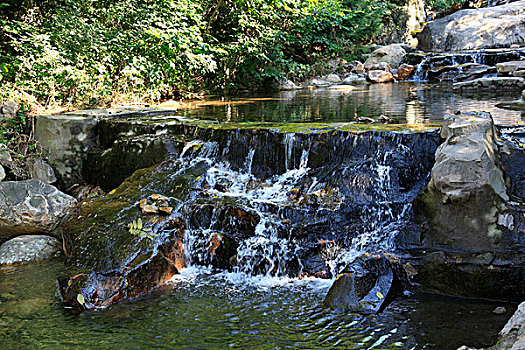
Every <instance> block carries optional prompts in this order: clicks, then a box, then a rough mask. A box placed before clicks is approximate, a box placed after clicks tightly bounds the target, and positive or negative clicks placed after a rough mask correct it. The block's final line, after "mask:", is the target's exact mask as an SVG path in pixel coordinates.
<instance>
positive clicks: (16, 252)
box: [0, 235, 60, 265]
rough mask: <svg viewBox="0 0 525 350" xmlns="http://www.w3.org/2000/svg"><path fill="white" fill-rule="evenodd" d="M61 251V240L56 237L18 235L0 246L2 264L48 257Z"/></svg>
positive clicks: (0, 262)
mask: <svg viewBox="0 0 525 350" xmlns="http://www.w3.org/2000/svg"><path fill="white" fill-rule="evenodd" d="M59 251H60V242H59V241H58V239H56V238H55V237H50V236H41V235H24V236H18V237H15V238H13V239H10V240H9V241H7V242H5V243H4V244H2V245H1V246H0V265H6V264H15V263H23V262H30V261H37V260H43V259H48V258H50V257H52V256H53V255H54V254H56V253H57V252H59Z"/></svg>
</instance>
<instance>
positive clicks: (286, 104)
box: [181, 82, 524, 125]
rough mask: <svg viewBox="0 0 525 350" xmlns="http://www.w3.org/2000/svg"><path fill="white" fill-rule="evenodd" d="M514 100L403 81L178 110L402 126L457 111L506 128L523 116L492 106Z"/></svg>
mask: <svg viewBox="0 0 525 350" xmlns="http://www.w3.org/2000/svg"><path fill="white" fill-rule="evenodd" d="M517 98H519V93H517V94H509V93H505V95H504V96H501V95H500V96H494V95H492V96H489V95H482V94H479V95H477V98H467V97H463V96H461V95H459V94H455V93H452V89H451V86H450V85H435V84H422V83H413V82H407V83H398V84H373V85H365V86H359V87H352V88H350V89H347V90H340V89H317V90H297V91H286V92H280V93H278V94H275V95H272V96H265V97H260V98H253V97H250V98H232V99H217V100H214V99H211V100H207V101H200V102H195V103H189V104H187V106H186V108H184V109H182V110H181V112H182V114H183V115H184V116H186V117H191V118H203V119H210V118H213V119H218V120H220V121H228V122H246V121H250V122H261V121H263V122H282V121H286V122H348V121H354V120H356V119H357V117H363V116H364V117H375V118H376V117H378V116H380V115H381V114H384V115H386V116H388V117H391V118H393V119H394V121H395V122H397V123H401V124H404V123H408V124H430V125H434V124H439V123H440V122H441V120H442V119H443V116H445V115H447V114H450V113H453V112H454V111H458V110H460V111H463V112H467V111H476V112H480V111H487V112H491V113H492V115H493V116H494V118H495V120H496V123H498V124H509V123H516V122H517V121H521V120H523V119H524V117H523V116H522V114H521V112H516V111H509V110H504V109H501V108H497V107H495V104H497V103H500V102H503V101H511V100H515V99H517Z"/></svg>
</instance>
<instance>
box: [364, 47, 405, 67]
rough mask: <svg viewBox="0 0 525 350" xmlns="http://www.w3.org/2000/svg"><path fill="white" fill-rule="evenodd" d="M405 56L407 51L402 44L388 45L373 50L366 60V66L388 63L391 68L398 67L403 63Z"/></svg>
mask: <svg viewBox="0 0 525 350" xmlns="http://www.w3.org/2000/svg"><path fill="white" fill-rule="evenodd" d="M405 56H406V51H405V49H403V46H401V45H400V44H392V45H387V46H383V47H381V48H379V49H377V50H375V51H374V52H372V53H371V54H370V57H368V59H367V60H366V61H365V66H373V65H376V64H378V63H386V64H388V65H389V66H390V68H398V67H399V66H400V65H401V63H403V59H404V58H405ZM372 69H373V68H372Z"/></svg>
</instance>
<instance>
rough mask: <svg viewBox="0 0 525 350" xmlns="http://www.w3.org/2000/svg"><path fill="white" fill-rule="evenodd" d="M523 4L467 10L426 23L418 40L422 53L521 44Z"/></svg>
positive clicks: (524, 34)
mask: <svg viewBox="0 0 525 350" xmlns="http://www.w3.org/2000/svg"><path fill="white" fill-rule="evenodd" d="M524 9H525V1H523V0H522V1H516V2H513V3H510V4H507V5H503V6H497V7H490V8H480V9H467V10H461V11H458V12H456V13H454V14H452V15H449V16H446V17H443V18H440V19H437V20H434V21H431V22H429V23H427V25H426V26H425V28H423V31H422V32H421V33H420V34H419V36H418V48H419V49H421V50H423V51H458V50H470V49H486V48H497V47H510V46H511V45H513V44H520V45H523V44H524V43H525V32H524V29H523V28H524V23H525V11H524Z"/></svg>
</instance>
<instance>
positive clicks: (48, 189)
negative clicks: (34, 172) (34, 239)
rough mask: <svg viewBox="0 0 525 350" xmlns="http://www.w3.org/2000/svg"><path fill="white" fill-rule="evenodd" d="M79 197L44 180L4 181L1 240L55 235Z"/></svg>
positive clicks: (0, 187) (0, 193)
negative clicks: (26, 236) (76, 197)
mask: <svg viewBox="0 0 525 350" xmlns="http://www.w3.org/2000/svg"><path fill="white" fill-rule="evenodd" d="M76 203H77V202H76V200H75V198H73V197H71V196H68V195H67V194H65V193H63V192H60V191H59V190H58V189H57V188H56V187H53V186H51V185H48V184H46V183H44V182H42V181H40V180H37V179H32V180H26V181H5V182H1V183H0V241H3V240H5V239H9V238H11V237H14V236H18V235H22V234H32V233H45V234H53V231H54V230H55V228H56V227H57V225H58V223H59V221H60V220H61V219H62V218H63V217H64V216H65V215H67V214H68V213H69V212H70V211H71V210H72V209H73V208H74V206H75V205H76Z"/></svg>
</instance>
